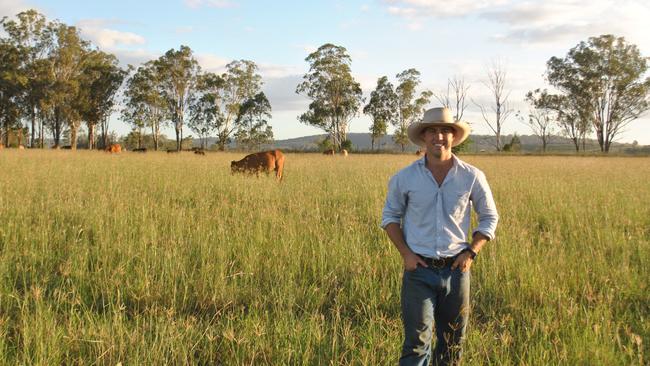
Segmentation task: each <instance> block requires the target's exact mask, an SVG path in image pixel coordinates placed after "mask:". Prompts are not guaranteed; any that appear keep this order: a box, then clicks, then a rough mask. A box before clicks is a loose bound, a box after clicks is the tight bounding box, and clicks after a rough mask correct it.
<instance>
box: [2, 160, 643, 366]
mask: <svg viewBox="0 0 650 366" xmlns="http://www.w3.org/2000/svg"><path fill="white" fill-rule="evenodd" d="M241 157H242V155H241V154H233V153H214V154H208V156H205V157H200V156H195V155H193V154H183V153H182V154H180V155H173V156H169V155H167V154H163V153H158V154H155V153H154V154H145V155H137V154H133V153H124V154H122V155H108V154H105V153H99V152H85V151H79V152H76V153H71V152H69V151H11V150H5V151H2V152H1V153H0V172H1V174H2V175H1V176H0V193H1V195H0V364H6V365H14V364H25V365H53V364H83V365H89V364H97V365H115V364H117V363H119V362H121V363H122V364H124V365H152V364H221V365H248V364H274V365H285V364H290V365H319V364H322V365H346V364H351V365H352V364H354V365H367V364H381V365H384V364H386V365H387V364H395V363H396V362H397V358H398V355H399V349H400V346H401V334H402V333H401V332H402V328H401V321H400V318H399V287H400V281H401V260H400V257H399V254H398V253H397V251H396V250H394V249H393V248H392V245H391V244H390V242H389V241H388V239H387V237H386V236H385V234H384V233H383V231H382V230H381V229H380V228H379V222H380V216H381V209H382V207H383V203H384V197H385V192H386V186H387V182H388V179H389V177H390V176H391V175H392V174H394V173H395V172H396V171H397V170H399V169H400V168H401V167H404V166H406V165H407V164H409V163H410V162H411V161H412V160H413V159H414V157H411V156H399V155H390V156H387V155H383V156H382V155H372V156H370V155H369V156H358V155H351V156H349V157H348V158H347V159H344V158H340V157H334V158H332V157H326V156H321V155H313V154H312V155H308V154H306V155H299V154H287V159H286V166H285V178H284V181H283V182H282V183H281V184H278V183H276V182H275V181H274V180H273V179H272V178H271V177H264V176H262V177H261V178H255V177H250V176H243V175H231V174H230V171H229V164H230V161H231V160H234V159H239V158H241ZM466 160H467V161H468V162H470V163H472V164H474V165H476V166H478V167H479V168H481V169H482V170H483V171H484V172H485V173H486V174H487V176H488V179H489V182H490V184H491V186H492V190H493V192H494V195H495V198H496V201H497V206H498V208H499V212H500V214H501V221H500V224H499V228H498V230H497V239H496V240H495V241H493V242H491V243H489V244H488V245H487V246H486V247H485V250H483V251H482V252H481V255H480V257H479V259H478V261H477V262H476V263H475V266H474V267H473V274H472V275H473V280H472V288H473V290H472V291H473V295H472V303H473V312H472V316H471V320H470V327H469V329H468V339H467V342H466V347H465V349H466V352H465V364H468V365H486V364H487V365H489V364H492V365H510V364H513V365H514V364H517V365H541V364H556V365H629V364H647V363H648V362H649V361H648V360H649V356H648V354H647V352H648V342H649V340H650V320H649V317H650V295H649V289H648V279H649V278H650V273H649V265H650V241H649V239H648V238H649V237H650V205H649V203H650V182H649V181H650V164H649V163H650V159H647V158H598V157H589V158H572V157H548V158H545V157H498V156H488V157H471V156H470V157H467V158H466Z"/></svg>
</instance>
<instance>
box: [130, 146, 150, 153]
mask: <svg viewBox="0 0 650 366" xmlns="http://www.w3.org/2000/svg"><path fill="white" fill-rule="evenodd" d="M131 151H133V152H139V153H146V152H147V148H146V147H139V148H137V149H133V150H131Z"/></svg>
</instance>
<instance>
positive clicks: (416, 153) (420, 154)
mask: <svg viewBox="0 0 650 366" xmlns="http://www.w3.org/2000/svg"><path fill="white" fill-rule="evenodd" d="M422 155H424V151H422V150H420V149H418V151H416V152H415V156H422Z"/></svg>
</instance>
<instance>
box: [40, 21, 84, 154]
mask: <svg viewBox="0 0 650 366" xmlns="http://www.w3.org/2000/svg"><path fill="white" fill-rule="evenodd" d="M55 34H56V37H55V38H56V41H55V46H54V49H53V50H52V53H51V55H50V58H51V63H50V65H51V67H52V74H53V85H52V88H51V93H50V95H48V99H49V103H48V104H49V107H50V108H51V109H52V110H51V114H50V117H51V120H50V121H49V122H50V123H49V125H50V129H51V130H52V134H53V138H54V143H55V145H57V146H58V145H59V144H60V142H61V141H60V140H61V137H62V133H63V129H64V127H67V128H68V129H69V132H70V145H71V147H72V149H76V147H77V131H78V129H79V127H80V126H81V121H82V114H81V111H82V109H83V104H82V103H83V100H82V98H80V91H81V87H82V85H81V82H82V73H83V72H84V66H85V61H86V57H87V56H88V54H89V46H90V45H89V43H88V42H87V41H85V40H83V39H81V37H80V35H79V31H78V30H77V28H75V27H71V26H67V25H65V24H59V25H58V27H57V28H56V32H55Z"/></svg>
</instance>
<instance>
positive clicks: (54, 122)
mask: <svg viewBox="0 0 650 366" xmlns="http://www.w3.org/2000/svg"><path fill="white" fill-rule="evenodd" d="M0 26H2V29H3V30H4V32H5V34H6V35H5V36H4V37H2V38H0V126H1V128H2V142H3V144H4V145H7V146H8V145H9V142H10V139H13V140H14V141H15V144H16V145H23V143H24V142H26V141H23V139H28V140H29V146H31V147H40V148H43V147H44V144H45V143H44V141H45V136H46V134H47V133H50V134H51V139H52V141H53V142H54V146H55V147H58V146H60V145H61V142H62V138H63V135H64V133H67V134H68V135H69V140H70V148H71V149H73V150H74V149H76V148H77V140H78V139H77V136H78V132H79V129H80V127H81V126H82V124H85V126H86V128H87V131H88V135H87V139H88V144H87V146H88V148H89V149H93V148H96V147H99V148H104V147H106V146H107V145H108V144H109V138H110V132H109V128H108V123H109V118H110V115H111V114H112V113H113V112H114V111H115V109H116V108H117V107H118V105H121V107H122V108H121V110H120V114H121V119H122V120H123V121H125V122H127V123H129V124H130V125H131V126H132V127H133V131H134V132H135V133H136V134H137V135H138V136H140V139H139V143H140V144H141V142H142V138H143V137H144V133H145V132H144V131H145V129H147V130H149V131H150V132H151V136H152V137H153V143H154V148H155V149H156V150H157V149H158V147H159V143H160V136H161V129H162V128H163V127H165V126H171V127H173V128H174V131H175V133H176V148H177V149H180V148H181V142H182V141H183V130H184V127H188V128H189V129H190V130H192V131H193V132H195V133H196V134H197V135H198V136H199V137H200V138H201V139H202V143H203V144H204V145H205V141H206V138H207V137H208V136H211V135H212V134H214V133H216V135H217V138H218V146H219V148H220V149H224V148H225V146H226V145H227V144H228V143H229V142H230V140H231V138H235V139H236V140H237V142H238V143H240V144H243V145H246V146H249V147H250V148H254V147H255V146H259V145H260V144H262V143H265V142H268V141H270V140H272V139H273V132H272V129H271V126H269V124H268V121H269V119H270V118H271V104H270V103H269V101H268V99H267V98H266V96H265V95H264V93H263V92H262V91H261V89H262V77H261V76H260V75H259V73H258V67H257V65H256V64H255V63H254V62H252V61H247V60H237V61H233V62H231V63H229V64H228V65H227V66H226V71H225V72H224V73H222V74H216V73H212V72H203V71H202V70H201V68H200V66H199V64H198V62H197V61H196V59H195V58H194V56H193V53H192V50H191V49H190V48H189V47H187V46H180V48H179V49H178V50H175V49H170V50H169V51H167V52H166V53H165V54H164V55H162V56H160V57H159V58H158V59H156V60H151V61H149V62H146V63H144V64H143V65H141V66H140V67H138V68H135V67H133V66H130V65H129V66H128V67H127V68H122V67H120V66H119V65H118V60H117V58H116V57H115V56H114V55H112V54H109V53H106V52H103V51H101V50H99V49H98V48H97V47H95V46H93V45H92V44H91V43H90V42H88V41H86V40H83V39H82V38H81V36H80V33H79V30H78V29H77V28H76V27H73V26H68V25H66V24H64V23H62V22H60V21H57V20H54V21H48V20H47V19H46V18H45V17H44V16H43V15H42V14H40V13H38V12H37V11H35V10H28V11H24V12H21V13H19V14H17V15H16V17H15V19H10V18H8V17H4V18H2V20H0ZM25 121H27V127H24V126H23V122H25ZM98 130H99V136H97V131H98ZM25 136H28V137H25ZM96 143H99V145H100V146H96ZM139 147H141V146H140V145H139Z"/></svg>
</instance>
